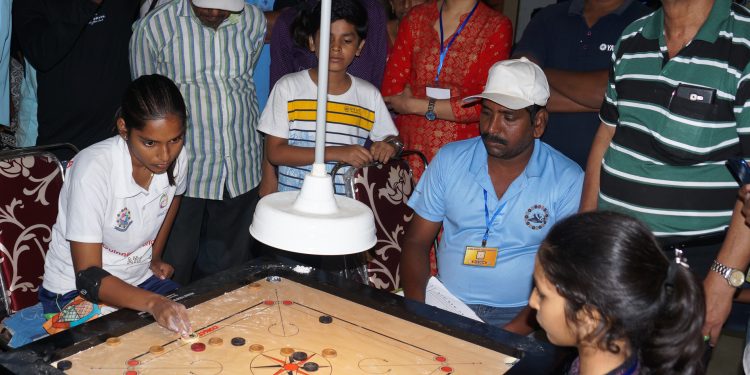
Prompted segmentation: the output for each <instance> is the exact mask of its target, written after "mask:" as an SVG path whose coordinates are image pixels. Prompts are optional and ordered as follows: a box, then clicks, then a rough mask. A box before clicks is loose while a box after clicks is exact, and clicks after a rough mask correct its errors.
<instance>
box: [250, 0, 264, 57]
mask: <svg viewBox="0 0 750 375" xmlns="http://www.w3.org/2000/svg"><path fill="white" fill-rule="evenodd" d="M251 8H252V9H253V11H254V12H255V14H254V15H253V18H255V19H257V20H259V21H260V22H259V25H258V26H257V27H256V28H255V30H253V34H252V38H253V49H252V51H247V52H248V53H250V54H251V56H250V59H251V61H252V64H253V68H255V64H257V63H258V59H259V58H260V53H261V50H262V49H263V44H264V43H265V38H266V33H267V30H268V29H267V25H268V23H267V21H266V17H265V15H264V14H263V11H262V10H260V8H258V7H251Z"/></svg>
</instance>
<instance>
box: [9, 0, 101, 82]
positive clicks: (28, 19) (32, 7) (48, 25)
mask: <svg viewBox="0 0 750 375" xmlns="http://www.w3.org/2000/svg"><path fill="white" fill-rule="evenodd" d="M100 3H101V0H23V1H15V2H13V29H14V30H13V33H14V35H16V36H17V37H18V41H19V43H20V45H21V50H22V51H23V54H24V56H25V57H26V59H28V61H29V63H30V64H31V65H32V66H33V67H34V68H36V70H38V71H40V72H46V71H49V70H50V69H52V68H54V67H55V65H57V64H58V63H59V62H60V61H61V60H62V59H63V58H65V56H66V55H67V54H68V52H70V50H71V49H72V48H73V45H74V44H75V42H76V40H77V39H78V37H79V36H80V35H81V32H83V30H84V28H85V27H86V25H87V24H88V22H89V21H90V20H91V17H92V16H93V15H94V13H95V12H96V10H97V9H98V8H99V4H100Z"/></svg>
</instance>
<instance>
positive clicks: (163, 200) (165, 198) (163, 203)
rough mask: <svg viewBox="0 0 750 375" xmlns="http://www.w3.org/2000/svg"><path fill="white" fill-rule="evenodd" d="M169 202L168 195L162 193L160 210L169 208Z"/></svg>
mask: <svg viewBox="0 0 750 375" xmlns="http://www.w3.org/2000/svg"><path fill="white" fill-rule="evenodd" d="M167 201H169V198H167V193H161V198H159V208H164V207H167Z"/></svg>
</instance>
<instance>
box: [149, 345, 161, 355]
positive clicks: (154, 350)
mask: <svg viewBox="0 0 750 375" xmlns="http://www.w3.org/2000/svg"><path fill="white" fill-rule="evenodd" d="M148 351H149V352H150V353H151V354H162V353H164V347H163V346H161V345H154V346H152V347H150V348H148Z"/></svg>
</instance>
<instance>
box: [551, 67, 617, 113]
mask: <svg viewBox="0 0 750 375" xmlns="http://www.w3.org/2000/svg"><path fill="white" fill-rule="evenodd" d="M544 74H545V75H546V76H547V81H548V82H549V85H550V87H551V88H554V89H555V90H556V91H557V92H558V93H560V94H561V95H563V96H565V97H567V98H569V99H570V100H572V101H574V102H576V103H578V104H579V105H581V106H584V107H587V108H589V111H588V112H596V111H598V110H599V107H600V106H601V105H602V101H603V100H604V91H605V90H606V89H607V70H606V69H605V70H597V71H592V72H572V71H567V70H560V69H544Z"/></svg>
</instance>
